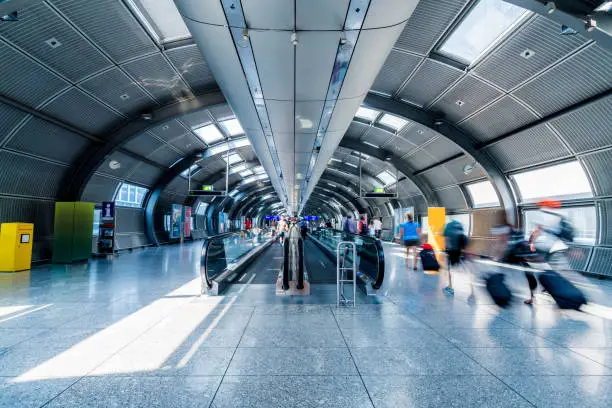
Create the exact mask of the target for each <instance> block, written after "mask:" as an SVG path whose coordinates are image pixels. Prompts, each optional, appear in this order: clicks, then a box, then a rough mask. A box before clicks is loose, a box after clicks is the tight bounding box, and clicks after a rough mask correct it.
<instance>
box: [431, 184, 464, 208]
mask: <svg viewBox="0 0 612 408" xmlns="http://www.w3.org/2000/svg"><path fill="white" fill-rule="evenodd" d="M436 194H438V197H440V202H441V203H442V206H443V207H446V210H447V211H458V210H467V209H468V205H467V202H466V201H465V196H464V195H463V192H462V191H461V189H460V188H459V187H457V186H453V187H449V188H445V189H442V190H437V191H436Z"/></svg>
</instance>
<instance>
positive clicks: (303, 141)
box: [295, 133, 316, 154]
mask: <svg viewBox="0 0 612 408" xmlns="http://www.w3.org/2000/svg"><path fill="white" fill-rule="evenodd" d="M315 136H316V135H315V134H313V133H296V134H295V151H296V152H300V153H308V154H310V152H311V151H312V146H313V145H314V141H315Z"/></svg>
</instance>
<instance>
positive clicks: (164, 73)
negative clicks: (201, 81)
mask: <svg viewBox="0 0 612 408" xmlns="http://www.w3.org/2000/svg"><path fill="white" fill-rule="evenodd" d="M122 67H123V69H125V70H126V71H127V73H128V74H130V75H131V76H132V77H133V78H134V79H135V80H136V81H137V82H138V83H139V84H140V85H141V86H143V87H144V88H145V89H146V90H147V91H149V92H150V93H151V95H153V96H154V97H155V98H156V99H157V100H158V101H160V102H165V101H168V100H172V99H177V98H180V97H184V96H189V95H190V94H191V91H190V90H189V88H188V87H187V85H186V84H185V82H183V79H182V78H181V77H180V76H179V75H178V74H177V73H176V71H174V69H172V66H171V65H170V64H169V63H168V61H166V59H165V58H164V56H163V55H162V54H161V53H156V54H153V55H149V56H146V57H143V58H140V59H137V60H134V61H130V62H128V63H126V64H124V65H122Z"/></svg>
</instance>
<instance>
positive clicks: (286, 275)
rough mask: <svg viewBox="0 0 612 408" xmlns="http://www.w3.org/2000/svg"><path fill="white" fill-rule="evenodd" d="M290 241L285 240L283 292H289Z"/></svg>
mask: <svg viewBox="0 0 612 408" xmlns="http://www.w3.org/2000/svg"><path fill="white" fill-rule="evenodd" d="M289 245H290V244H289V239H288V238H285V242H283V290H289V272H290V267H289V253H290V251H289Z"/></svg>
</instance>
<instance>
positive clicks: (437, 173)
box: [418, 167, 463, 196]
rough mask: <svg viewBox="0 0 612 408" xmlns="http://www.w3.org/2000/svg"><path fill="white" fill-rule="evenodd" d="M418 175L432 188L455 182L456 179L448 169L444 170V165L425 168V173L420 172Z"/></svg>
mask: <svg viewBox="0 0 612 408" xmlns="http://www.w3.org/2000/svg"><path fill="white" fill-rule="evenodd" d="M418 177H422V178H424V179H425V180H426V181H427V183H429V185H430V186H432V187H433V188H439V187H446V186H450V185H453V184H457V181H456V180H455V179H454V177H453V176H452V175H451V174H450V173H449V172H448V170H446V168H445V167H437V168H433V169H431V170H427V171H426V172H425V173H422V174H420V175H419V176H418ZM462 196H463V194H462Z"/></svg>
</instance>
